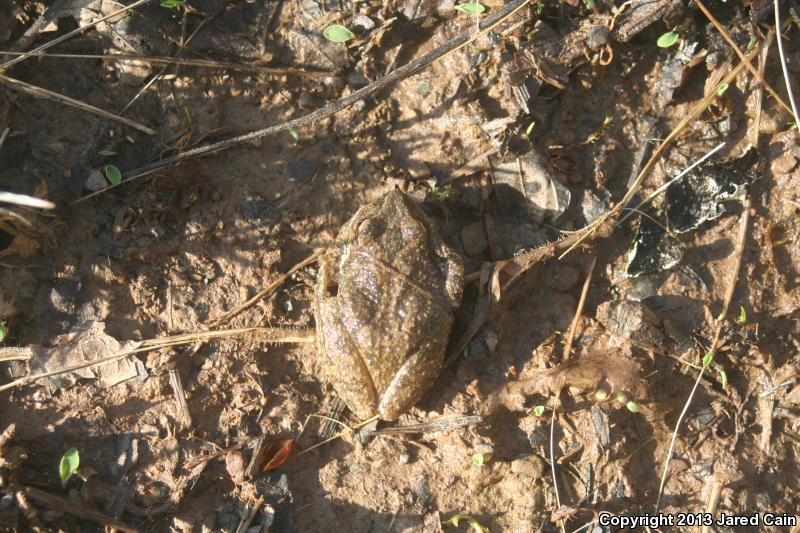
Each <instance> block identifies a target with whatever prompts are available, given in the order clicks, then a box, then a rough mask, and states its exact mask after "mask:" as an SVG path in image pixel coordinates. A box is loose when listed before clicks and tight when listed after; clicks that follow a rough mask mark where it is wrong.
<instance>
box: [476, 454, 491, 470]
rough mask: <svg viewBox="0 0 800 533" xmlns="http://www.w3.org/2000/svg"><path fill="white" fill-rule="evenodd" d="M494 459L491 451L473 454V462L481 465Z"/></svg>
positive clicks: (478, 465)
mask: <svg viewBox="0 0 800 533" xmlns="http://www.w3.org/2000/svg"><path fill="white" fill-rule="evenodd" d="M491 460H492V454H490V453H474V454H472V464H473V465H475V466H477V467H481V466H483V465H485V464H486V463H488V462H489V461H491Z"/></svg>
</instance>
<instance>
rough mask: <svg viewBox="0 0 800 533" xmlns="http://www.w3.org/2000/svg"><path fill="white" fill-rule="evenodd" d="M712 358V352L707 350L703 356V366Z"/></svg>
mask: <svg viewBox="0 0 800 533" xmlns="http://www.w3.org/2000/svg"><path fill="white" fill-rule="evenodd" d="M713 360H714V352H708V353H707V354H705V355H704V356H703V366H704V367H706V366H708V365H710V364H711V361H713Z"/></svg>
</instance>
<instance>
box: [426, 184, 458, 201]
mask: <svg viewBox="0 0 800 533" xmlns="http://www.w3.org/2000/svg"><path fill="white" fill-rule="evenodd" d="M451 194H453V186H452V185H447V186H446V187H444V188H443V189H440V188H439V187H437V186H436V185H434V186H433V188H431V197H432V198H433V199H434V200H436V201H437V202H444V201H445V200H447V199H448V198H450V195H451Z"/></svg>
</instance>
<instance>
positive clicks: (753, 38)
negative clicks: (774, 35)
mask: <svg viewBox="0 0 800 533" xmlns="http://www.w3.org/2000/svg"><path fill="white" fill-rule="evenodd" d="M757 42H758V40H757V39H756V36H755V35H753V36H752V37H750V42H748V43H747V49H748V50H752V49H753V47H754V46H755V45H756V43H757Z"/></svg>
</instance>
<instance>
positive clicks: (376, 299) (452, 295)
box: [315, 191, 464, 420]
mask: <svg viewBox="0 0 800 533" xmlns="http://www.w3.org/2000/svg"><path fill="white" fill-rule="evenodd" d="M463 284H464V282H463V266H462V263H461V258H460V257H459V256H458V255H457V254H456V253H455V252H454V251H453V250H452V249H451V248H450V247H448V246H447V245H446V244H444V242H443V241H442V239H441V238H440V236H439V235H438V234H437V233H436V232H435V230H434V228H433V227H432V226H431V224H430V223H429V222H428V220H427V219H426V218H425V215H424V214H423V213H422V211H421V210H420V209H419V207H417V206H416V205H415V204H414V202H413V200H411V199H410V198H409V197H408V196H406V195H405V194H403V193H401V192H398V191H392V192H389V193H387V194H386V195H385V196H383V197H382V198H381V199H379V200H377V201H375V202H373V203H371V204H369V205H366V206H364V207H362V208H361V209H359V210H358V212H356V214H355V215H354V216H353V218H351V219H350V221H348V222H347V224H345V225H344V226H343V227H342V229H341V231H340V232H339V235H338V237H337V238H336V241H335V242H334V243H333V245H332V246H331V247H330V248H329V249H328V251H326V252H325V254H324V255H323V256H322V257H321V259H320V270H319V274H318V276H317V286H316V291H315V315H316V316H315V319H316V323H317V352H318V354H319V357H320V358H321V360H320V363H321V366H322V370H323V372H324V374H325V376H324V377H325V378H327V379H328V381H330V382H331V383H332V384H333V386H334V388H335V389H336V392H337V393H338V394H339V396H340V397H341V398H342V399H343V400H344V401H345V403H347V405H348V407H350V410H351V411H353V413H355V415H356V416H358V417H359V418H361V419H366V418H369V417H371V416H374V415H376V414H377V415H380V417H381V418H383V419H384V420H395V419H397V418H398V417H399V416H400V415H401V414H403V413H404V412H405V411H406V410H408V409H409V408H410V407H411V406H413V405H414V404H415V403H416V402H417V401H418V400H419V398H420V397H421V396H422V395H423V394H424V393H425V392H426V391H427V390H428V389H429V388H430V387H431V385H432V384H433V382H434V380H435V379H436V377H437V376H438V375H439V372H440V371H441V368H442V363H443V358H444V352H445V348H446V347H447V340H448V337H449V335H450V328H451V326H452V324H453V309H455V308H456V307H458V306H459V305H460V303H461V292H462V288H463Z"/></svg>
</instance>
